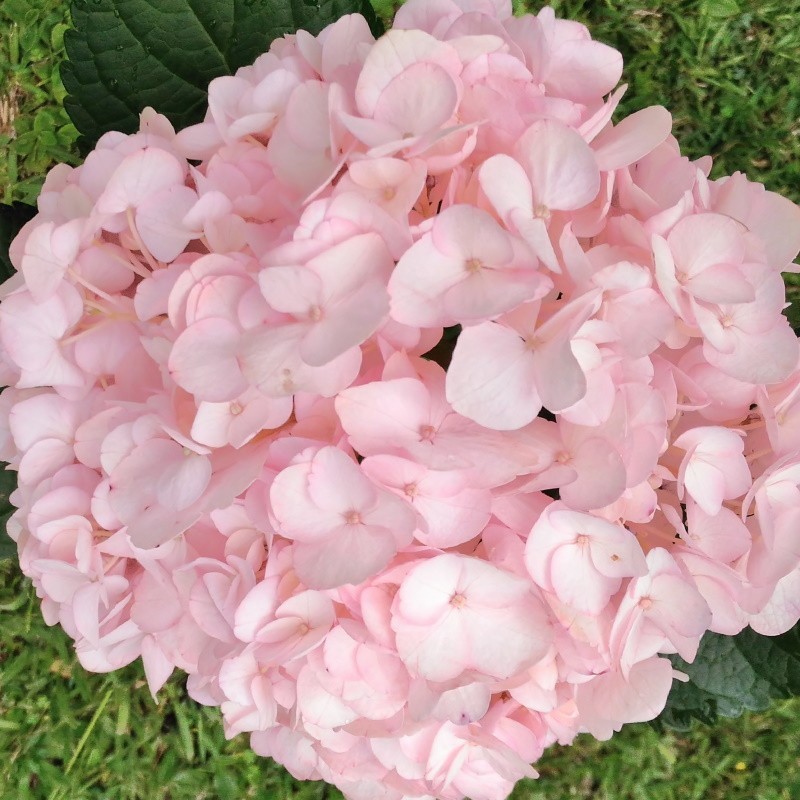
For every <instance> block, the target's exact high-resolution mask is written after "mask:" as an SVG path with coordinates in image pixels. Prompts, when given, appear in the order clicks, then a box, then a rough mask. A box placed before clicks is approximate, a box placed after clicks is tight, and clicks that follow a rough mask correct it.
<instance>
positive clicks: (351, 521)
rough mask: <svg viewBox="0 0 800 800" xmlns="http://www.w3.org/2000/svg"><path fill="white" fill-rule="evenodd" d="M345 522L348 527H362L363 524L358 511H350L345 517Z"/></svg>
mask: <svg viewBox="0 0 800 800" xmlns="http://www.w3.org/2000/svg"><path fill="white" fill-rule="evenodd" d="M344 521H345V522H346V523H347V524H348V525H360V524H361V514H359V513H358V511H355V510H352V511H348V512H347V513H346V514H345V515H344Z"/></svg>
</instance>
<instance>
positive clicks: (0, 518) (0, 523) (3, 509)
mask: <svg viewBox="0 0 800 800" xmlns="http://www.w3.org/2000/svg"><path fill="white" fill-rule="evenodd" d="M5 467H6V465H5V464H3V463H1V462H0V561H2V560H3V559H4V558H14V557H16V555H17V545H16V544H15V543H14V542H13V541H12V540H11V539H10V538H9V536H8V534H7V533H6V523H7V522H8V518H9V517H10V516H11V514H13V513H14V507H13V506H12V505H11V503H10V502H9V500H8V497H9V495H10V494H11V492H13V491H14V489H16V488H17V473H16V472H12V471H10V470H7V469H6V468H5Z"/></svg>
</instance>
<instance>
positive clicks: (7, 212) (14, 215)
mask: <svg viewBox="0 0 800 800" xmlns="http://www.w3.org/2000/svg"><path fill="white" fill-rule="evenodd" d="M35 213H36V209H35V208H34V207H33V206H29V205H26V204H25V203H14V204H13V205H10V206H7V205H3V204H0V282H2V281H4V280H6V279H7V278H10V277H11V276H12V275H13V274H14V273H15V272H16V270H15V269H14V267H13V266H12V265H11V259H9V257H8V248H9V245H10V244H11V242H12V240H13V239H14V237H15V236H16V235H17V233H19V230H20V228H22V226H23V225H24V224H25V223H26V222H27V221H28V220H29V219H31V218H32V217H33V215H34V214H35Z"/></svg>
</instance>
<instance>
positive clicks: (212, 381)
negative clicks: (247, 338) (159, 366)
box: [169, 317, 247, 402]
mask: <svg viewBox="0 0 800 800" xmlns="http://www.w3.org/2000/svg"><path fill="white" fill-rule="evenodd" d="M240 339H241V332H240V330H239V328H238V327H237V326H236V325H234V324H233V323H231V322H229V321H228V320H226V319H223V318H221V317H209V318H207V319H201V320H200V321H199V322H195V323H194V324H193V325H190V326H189V327H188V328H187V329H186V330H185V331H184V332H183V333H182V334H181V335H180V336H179V337H178V338H177V340H176V341H175V344H174V345H173V347H172V352H171V353H170V356H169V370H170V373H171V375H172V377H173V379H174V380H175V382H176V383H177V384H178V385H179V386H181V387H182V388H183V389H186V391H187V392H191V393H192V394H194V395H196V396H197V397H198V398H200V399H202V400H207V401H209V402H221V401H223V400H233V399H235V398H236V397H237V396H238V395H240V394H241V393H242V392H243V391H244V390H245V389H246V388H247V382H246V381H245V379H244V376H243V375H242V370H241V368H240V367H239V362H238V360H237V349H238V346H239V341H240Z"/></svg>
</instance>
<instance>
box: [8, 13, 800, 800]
mask: <svg viewBox="0 0 800 800" xmlns="http://www.w3.org/2000/svg"><path fill="white" fill-rule="evenodd" d="M553 5H554V6H555V8H556V10H557V12H558V13H559V14H560V15H562V16H567V17H571V18H573V19H580V20H582V21H584V22H586V23H587V24H589V25H590V27H591V30H592V32H593V35H594V36H595V37H596V38H598V39H600V40H602V41H606V42H608V43H610V44H613V45H615V46H616V47H618V48H619V49H620V50H621V51H622V52H623V54H624V56H625V58H626V68H625V75H624V80H625V81H627V82H628V83H629V84H630V88H629V90H628V94H627V96H626V99H625V102H624V109H623V110H624V111H626V112H630V111H633V110H636V109H637V108H641V107H643V106H646V105H650V104H654V103H661V104H664V105H666V106H667V107H668V108H669V109H670V110H671V111H672V113H673V115H674V118H675V130H676V135H677V136H678V137H679V139H680V141H681V143H682V145H683V147H684V150H685V152H687V153H688V154H690V155H692V156H695V157H696V156H700V155H703V154H705V153H711V154H713V155H714V157H715V167H714V174H715V175H722V174H726V173H728V172H732V171H735V170H742V171H744V172H746V173H747V174H748V175H749V176H750V177H751V178H752V179H754V180H758V181H762V182H764V183H766V184H767V186H768V187H769V188H771V189H774V190H776V191H780V192H782V193H784V194H786V195H787V196H789V197H791V198H792V199H794V200H800V0H785V2H776V1H774V0H740V1H739V2H737V0H677V1H676V0H664V1H663V2H653V0H640V1H639V2H635V1H634V0H595V1H594V2H591V1H590V0H583V1H581V0H561V1H560V2H559V0H554V2H553ZM376 6H377V7H378V8H379V11H381V13H383V14H384V16H388V15H390V14H391V9H392V6H393V4H392V2H391V1H390V2H383V1H381V2H376ZM66 9H67V3H66V2H63V1H62V0H0V201H3V202H10V201H12V200H26V201H32V200H33V199H34V198H35V195H36V192H37V191H38V188H39V186H40V185H41V181H42V179H43V176H44V173H45V171H46V169H47V167H48V166H49V165H51V164H52V163H54V162H55V161H64V160H66V161H73V162H74V161H76V156H75V152H74V142H75V138H76V133H75V130H74V128H73V127H72V125H71V124H70V123H69V121H68V118H67V117H66V115H65V113H64V111H63V109H62V108H61V106H60V102H61V101H62V99H63V87H62V86H61V83H60V81H59V79H58V73H57V67H58V64H59V62H60V60H61V59H62V58H63V55H64V53H63V33H64V30H65V26H66V24H67V22H68V20H67V11H66ZM181 683H182V681H181V680H180V677H179V676H176V677H174V678H173V679H172V680H171V681H170V682H169V684H168V685H167V687H166V688H165V689H164V690H163V692H162V693H161V694H160V696H159V704H158V705H155V704H154V703H153V701H152V699H151V698H150V696H149V693H148V692H147V688H146V686H145V683H144V677H143V673H142V669H141V667H140V665H138V664H137V665H132V666H131V667H128V668H127V669H125V670H123V671H121V672H119V673H116V674H112V675H92V674H88V673H86V672H85V671H83V670H82V668H81V667H80V666H79V665H78V664H77V662H76V660H75V658H74V656H73V655H72V650H71V645H70V642H69V640H68V639H67V637H66V635H65V634H64V633H63V632H62V631H61V630H60V629H59V628H47V627H46V626H45V625H44V623H43V622H42V620H41V615H40V613H39V608H38V602H37V601H36V598H35V596H34V593H33V591H32V589H31V588H30V585H29V584H28V582H27V581H25V580H24V579H23V578H22V577H21V576H20V574H19V571H18V569H17V568H16V567H14V566H12V565H11V564H10V563H7V562H6V563H4V564H0V753H2V754H3V755H4V756H5V757H4V758H3V759H2V760H0V800H28V799H30V800H34V799H35V800H40V799H41V800H83V799H84V798H86V799H87V800H89V799H91V800H204V799H207V800H212V798H213V799H214V800H217V799H218V800H228V798H231V800H233V799H234V798H236V800H238V799H239V798H258V799H259V800H260V799H262V798H263V800H314V799H316V800H321V799H322V798H329V800H333V798H338V797H339V796H340V795H339V794H338V793H337V792H336V791H334V790H331V789H326V788H325V787H324V786H322V785H321V784H302V785H301V784H297V783H295V782H294V781H293V780H292V779H291V778H290V777H289V776H287V775H286V773H285V772H283V771H282V770H280V769H279V768H277V767H276V766H275V765H273V764H271V763H270V762H268V761H267V760H265V759H260V758H258V757H256V756H255V755H254V754H253V753H252V752H251V751H250V750H249V748H248V747H247V741H246V738H244V737H239V738H237V739H235V740H233V741H231V742H227V741H225V739H224V737H223V735H222V727H221V724H220V722H219V716H218V712H217V711H216V710H215V709H206V708H202V707H199V706H197V705H196V704H194V703H192V702H191V701H190V700H188V699H187V697H186V695H185V691H184V690H183V688H182V686H181ZM798 753H800V700H795V701H791V702H787V703H783V704H778V705H776V706H775V707H774V708H773V709H772V710H771V711H770V712H769V713H768V714H752V715H748V716H746V717H744V718H742V719H739V720H731V721H725V722H723V723H721V724H719V725H718V726H715V727H714V728H704V727H697V728H695V729H693V730H692V731H691V732H690V733H689V734H680V735H678V734H664V735H661V734H658V733H657V732H656V731H655V730H654V729H652V728H650V727H649V726H646V725H634V726H629V727H628V728H626V729H625V730H624V731H623V732H622V733H621V734H620V735H618V736H616V737H615V738H614V739H613V740H612V741H611V742H608V743H598V742H594V741H592V740H591V739H589V738H588V737H581V738H580V739H579V741H578V743H577V744H576V745H575V746H573V747H570V748H553V749H552V750H551V751H550V752H548V753H547V754H546V756H545V757H544V759H543V760H542V761H541V762H540V763H539V765H538V768H539V770H540V772H541V775H542V778H541V779H540V780H539V781H538V782H529V783H525V784H523V785H521V786H520V787H519V789H518V790H517V792H516V793H515V795H514V797H515V800H567V799H570V800H571V799H572V798H577V800H590V798H591V800H672V799H673V798H680V800H796V798H799V797H800V760H799V759H798Z"/></svg>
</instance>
